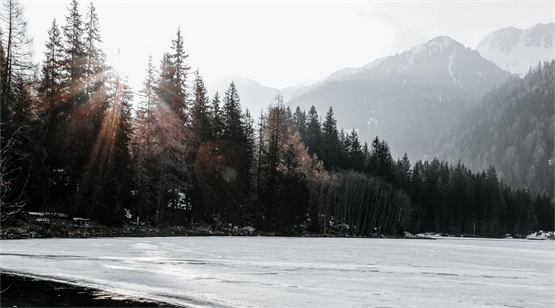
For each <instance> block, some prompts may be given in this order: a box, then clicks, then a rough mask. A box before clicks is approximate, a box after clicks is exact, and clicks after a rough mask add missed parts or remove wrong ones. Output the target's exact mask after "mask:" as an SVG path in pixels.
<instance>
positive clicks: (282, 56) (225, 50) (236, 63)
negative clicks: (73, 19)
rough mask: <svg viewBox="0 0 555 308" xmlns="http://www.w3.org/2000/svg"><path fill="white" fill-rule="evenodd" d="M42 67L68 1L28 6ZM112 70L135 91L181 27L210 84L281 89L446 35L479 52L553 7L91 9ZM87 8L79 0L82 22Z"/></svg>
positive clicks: (182, 5) (547, 17) (184, 4)
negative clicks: (242, 82)
mask: <svg viewBox="0 0 555 308" xmlns="http://www.w3.org/2000/svg"><path fill="white" fill-rule="evenodd" d="M22 2H23V3H24V6H25V8H26V15H27V18H28V20H29V32H30V34H32V35H33V36H34V38H35V58H36V59H37V61H39V60H42V58H43V53H42V52H43V50H44V42H45V40H46V38H47V30H48V28H49V27H50V24H51V22H52V19H54V18H56V19H57V21H58V23H59V24H61V25H64V24H65V18H64V16H65V15H66V14H67V7H68V6H69V2H70V1H69V0H67V1H22ZM93 2H94V3H95V6H96V7H97V13H98V15H99V18H100V26H101V35H102V39H103V41H104V42H103V48H104V50H105V52H106V53H107V55H108V61H109V62H112V63H114V62H115V57H116V54H117V52H118V49H119V50H121V60H120V61H118V63H117V65H118V67H119V69H120V70H121V71H122V72H123V73H124V74H125V75H128V77H129V81H130V83H131V85H132V86H133V87H134V88H135V90H136V91H137V90H138V87H139V86H140V84H141V81H142V80H143V78H144V70H145V68H146V62H147V58H148V55H149V54H152V56H153V58H154V61H155V62H156V64H158V61H159V60H160V59H161V56H162V54H163V53H164V52H165V51H169V49H170V44H171V40H172V39H173V38H174V37H175V32H176V30H177V27H178V26H181V29H182V33H183V35H184V38H185V48H186V50H187V52H188V53H189V64H190V66H192V68H193V69H197V68H199V69H200V72H201V75H202V76H203V77H204V78H205V79H216V78H218V77H219V76H222V75H238V76H242V77H245V78H251V79H254V80H256V81H258V82H260V83H261V84H263V85H266V86H270V87H275V88H284V87H288V86H293V85H296V84H299V83H303V82H307V81H317V80H319V79H321V78H324V77H326V76H327V75H329V74H331V73H332V72H334V71H336V70H339V69H341V68H344V67H358V66H362V65H364V64H366V63H368V62H371V61H372V60H374V59H376V58H378V57H383V56H387V55H391V54H395V53H400V52H402V51H404V50H406V49H408V48H410V47H412V46H414V45H417V44H420V43H423V42H425V41H427V40H429V39H431V38H433V37H435V36H439V35H447V36H450V37H451V38H453V39H455V40H457V41H459V42H461V43H463V44H464V45H465V46H467V47H471V48H475V47H476V45H477V44H478V42H479V41H480V40H481V38H482V37H484V36H485V35H486V34H487V33H489V32H491V31H493V30H497V29H499V28H503V27H508V26H514V27H517V28H521V29H524V28H528V27H531V26H533V25H534V24H536V23H540V22H541V23H549V22H553V20H554V12H555V11H554V4H553V3H554V2H553V1H544V2H531V1H521V2H489V3H484V2H453V1H434V2H417V3H415V2H412V3H411V2H398V3H385V2H364V3H362V2H302V3H299V2H276V1H274V2H263V3H262V2H246V1H243V2H221V1H220V2H209V3H208V2H191V1H179V0H174V1H93ZM88 5H89V1H81V5H80V11H81V12H82V14H83V16H84V15H85V12H86V8H87V6H88Z"/></svg>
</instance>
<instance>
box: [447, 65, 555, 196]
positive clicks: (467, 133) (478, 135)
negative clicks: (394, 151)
mask: <svg viewBox="0 0 555 308" xmlns="http://www.w3.org/2000/svg"><path fill="white" fill-rule="evenodd" d="M554 76H555V62H551V63H550V64H547V65H544V66H543V67H541V68H536V69H535V71H533V72H531V73H529V74H527V75H526V76H525V77H524V78H523V79H520V78H517V77H514V78H510V79H509V80H507V82H505V83H504V84H503V85H502V86H501V87H499V89H497V90H495V91H493V92H491V93H489V94H488V95H486V96H485V97H484V100H483V101H482V102H481V103H480V104H478V105H477V106H476V107H475V108H473V110H472V111H471V112H470V113H469V114H467V115H466V116H465V117H464V118H463V119H462V120H461V122H460V124H459V125H458V126H457V128H456V129H455V130H454V131H453V133H452V134H451V136H449V137H447V138H446V139H450V140H449V141H447V140H443V141H444V142H445V144H444V145H443V147H442V149H441V151H440V153H439V157H440V158H442V159H447V160H449V161H450V162H455V161H457V160H459V159H460V160H461V161H462V162H463V163H465V164H466V165H467V166H468V167H470V168H471V169H472V170H480V169H486V168H487V167H488V166H489V165H490V164H491V165H493V166H494V167H495V168H496V169H497V170H498V175H499V176H500V177H502V178H505V180H506V181H507V183H508V184H510V185H512V186H514V187H529V188H530V189H532V190H533V191H536V190H540V191H543V190H545V191H547V192H548V193H549V195H550V196H552V197H553V195H554V194H553V185H554V183H553V174H554V168H553V167H554V155H553V146H554V144H553V138H554V135H555V118H554V106H553V105H554V97H555V96H554V95H555V93H554V82H555V78H554Z"/></svg>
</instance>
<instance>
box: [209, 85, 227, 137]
mask: <svg viewBox="0 0 555 308" xmlns="http://www.w3.org/2000/svg"><path fill="white" fill-rule="evenodd" d="M210 121H211V124H210V126H211V127H212V137H213V138H214V139H215V140H219V139H220V138H221V136H222V134H223V130H224V123H223V114H222V109H221V107H220V95H219V94H218V92H216V94H214V97H213V98H212V104H211V108H210Z"/></svg>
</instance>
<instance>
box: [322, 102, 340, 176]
mask: <svg viewBox="0 0 555 308" xmlns="http://www.w3.org/2000/svg"><path fill="white" fill-rule="evenodd" d="M321 148H322V157H321V158H322V161H324V165H325V166H326V168H327V169H330V168H332V167H342V166H343V153H342V152H341V145H340V143H339V132H338V131H337V121H336V120H335V118H334V115H333V108H332V107H330V109H329V110H328V113H327V114H326V120H325V121H324V123H323V124H322V146H321Z"/></svg>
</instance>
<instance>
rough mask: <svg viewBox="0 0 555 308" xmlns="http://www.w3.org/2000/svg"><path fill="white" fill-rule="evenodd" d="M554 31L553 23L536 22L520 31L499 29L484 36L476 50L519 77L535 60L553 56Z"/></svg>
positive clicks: (508, 28) (536, 61) (547, 58)
mask: <svg viewBox="0 0 555 308" xmlns="http://www.w3.org/2000/svg"><path fill="white" fill-rule="evenodd" d="M554 30H555V23H549V24H542V23H539V24H537V25H535V26H533V27H530V28H528V29H524V30H521V29H517V28H515V27H507V28H503V29H499V30H497V31H493V32H491V33H489V34H488V35H486V36H485V37H484V38H483V39H482V41H480V43H479V44H478V46H477V47H476V50H478V51H479V52H480V54H481V55H482V57H484V58H486V59H488V60H491V61H492V62H493V63H495V64H496V65H497V66H499V67H500V68H502V69H504V70H506V71H509V72H511V73H515V74H519V75H521V76H523V75H524V74H526V73H527V72H528V70H529V69H530V67H532V66H537V65H538V62H540V61H542V62H543V61H548V60H551V59H553V58H554V50H553V38H554V37H553V36H554Z"/></svg>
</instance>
